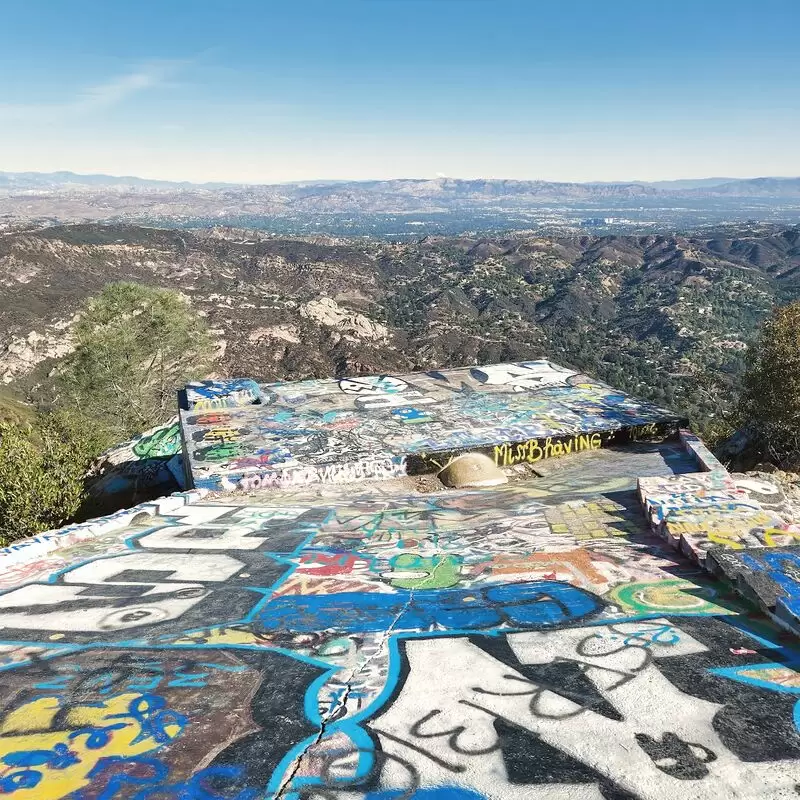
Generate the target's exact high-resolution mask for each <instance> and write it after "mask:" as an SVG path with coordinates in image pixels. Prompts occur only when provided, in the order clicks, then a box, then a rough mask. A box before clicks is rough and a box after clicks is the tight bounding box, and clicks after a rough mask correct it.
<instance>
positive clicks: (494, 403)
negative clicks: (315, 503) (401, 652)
mask: <svg viewBox="0 0 800 800" xmlns="http://www.w3.org/2000/svg"><path fill="white" fill-rule="evenodd" d="M244 383H246V382H243V381H241V380H238V381H235V382H231V384H230V385H227V384H226V383H225V382H216V383H214V384H213V385H211V383H210V382H209V385H208V386H205V387H196V386H195V387H194V388H192V387H187V392H186V394H187V400H186V408H185V409H184V410H183V411H182V412H181V423H182V431H183V442H184V450H185V455H186V457H187V464H188V467H189V470H190V475H191V478H192V480H193V483H194V485H195V486H198V487H204V488H209V489H215V490H229V489H232V488H236V487H240V488H243V489H245V490H250V489H260V488H280V487H290V486H297V485H303V484H308V483H317V482H321V483H347V482H353V481H362V480H367V479H385V478H394V477H398V476H402V475H406V474H412V475H413V474H424V473H427V472H436V471H438V470H439V469H441V468H442V467H443V466H444V465H445V464H446V463H447V462H448V460H449V459H450V458H452V457H453V456H454V455H457V454H459V453H462V452H465V451H478V452H484V453H486V454H487V455H489V456H491V457H492V458H493V459H494V460H495V463H496V464H497V465H499V466H502V467H510V466H513V465H515V464H531V463H538V462H541V461H544V460H547V459H549V458H553V457H557V456H562V455H571V454H574V453H576V452H582V451H587V450H596V449H599V448H601V447H606V446H610V445H613V444H620V443H625V442H628V441H631V440H637V439H649V438H656V439H663V438H665V437H666V436H668V435H675V436H677V432H678V428H679V426H680V424H681V422H682V420H681V419H680V418H679V417H678V416H676V415H675V414H673V413H672V412H670V411H667V410H665V409H662V408H658V407H656V406H654V405H652V404H650V403H645V402H642V401H639V400H636V399H634V398H632V397H629V396H628V395H625V394H624V393H622V392H619V391H617V390H615V389H612V388H611V387H609V386H607V385H605V384H602V383H598V382H597V381H594V380H592V379H590V378H588V377H587V376H585V375H581V374H579V373H576V372H574V371H571V370H568V369H565V368H563V367H559V366H557V365H555V364H551V363H550V362H547V361H529V362H524V363H518V364H493V365H488V366H482V367H473V368H464V369H452V370H442V371H434V372H427V373H415V374H412V375H402V376H389V375H373V376H361V377H357V378H343V379H341V380H338V381H337V380H311V381H300V382H295V383H276V384H265V385H262V386H260V387H258V388H259V391H258V396H257V397H256V394H255V392H254V391H253V390H252V387H251V388H250V389H248V388H247V387H244V388H243V384H244ZM201 388H202V391H204V392H206V393H207V394H208V395H209V396H208V397H206V398H202V397H200V398H199V397H198V396H197V392H198V391H200V389H201ZM242 392H244V394H242ZM237 393H238V394H237ZM231 398H234V399H231ZM242 398H244V399H242ZM239 401H241V402H243V403H244V404H243V405H238V403H239Z"/></svg>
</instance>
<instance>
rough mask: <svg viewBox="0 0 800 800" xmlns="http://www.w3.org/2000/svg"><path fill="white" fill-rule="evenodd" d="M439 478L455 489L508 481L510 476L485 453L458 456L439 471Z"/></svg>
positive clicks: (495, 484) (492, 484)
mask: <svg viewBox="0 0 800 800" xmlns="http://www.w3.org/2000/svg"><path fill="white" fill-rule="evenodd" d="M439 480H440V481H441V482H442V483H443V484H444V485H445V486H449V487H451V488H453V489H463V488H468V487H471V486H498V485H499V484H501V483H508V477H507V476H506V475H505V473H504V472H503V470H501V469H500V467H498V466H497V465H496V464H495V463H494V461H492V459H491V458H489V456H486V455H483V453H465V454H464V455H461V456H457V457H456V458H454V459H453V460H452V461H451V462H450V463H449V464H448V465H447V466H446V467H445V468H444V469H442V470H441V471H440V472H439Z"/></svg>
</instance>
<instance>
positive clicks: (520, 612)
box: [258, 581, 600, 633]
mask: <svg viewBox="0 0 800 800" xmlns="http://www.w3.org/2000/svg"><path fill="white" fill-rule="evenodd" d="M599 609H600V604H599V603H598V602H597V600H596V599H595V598H594V597H592V595H590V594H588V593H587V592H585V591H583V590H581V589H577V588H575V587H573V586H569V585H567V584H562V583H558V582H556V581H533V582H530V583H512V584H508V585H506V586H493V587H491V588H485V589H481V590H477V591H472V590H468V589H460V590H440V591H414V592H409V593H408V595H404V594H402V593H394V594H367V595H362V594H360V593H344V594H336V595H331V596H325V597H303V598H299V597H288V596H283V597H279V598H278V599H276V600H272V601H270V602H269V603H268V604H267V605H266V606H264V607H263V608H262V609H261V611H260V612H259V617H258V625H259V627H260V628H262V629H263V630H266V631H269V630H290V631H295V632H297V633H308V632H311V631H317V630H326V631H335V632H337V633H353V632H367V631H383V630H387V629H389V628H391V629H392V630H397V631H402V630H417V631H430V630H444V631H446V630H484V629H487V628H496V627H499V626H500V625H503V624H504V623H505V624H507V625H509V626H511V627H522V628H528V627H548V626H553V625H562V624H564V623H565V622H569V621H571V620H575V619H583V618H584V617H587V616H590V615H592V614H594V613H596V612H597V611H598V610H599Z"/></svg>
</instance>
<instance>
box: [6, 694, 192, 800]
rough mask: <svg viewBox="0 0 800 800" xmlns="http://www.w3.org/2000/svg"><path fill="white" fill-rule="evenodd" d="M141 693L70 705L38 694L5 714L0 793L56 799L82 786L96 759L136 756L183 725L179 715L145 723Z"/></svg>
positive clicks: (26, 799) (148, 716)
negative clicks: (37, 696)
mask: <svg viewBox="0 0 800 800" xmlns="http://www.w3.org/2000/svg"><path fill="white" fill-rule="evenodd" d="M147 697H148V696H147V695H141V694H138V693H130V694H120V695H117V696H116V697H113V698H110V699H108V700H105V701H104V702H102V703H97V704H86V705H74V706H66V705H65V704H64V701H63V700H62V699H61V698H59V697H40V698H38V699H36V700H32V701H31V702H29V703H26V704H24V705H22V706H20V707H19V708H17V709H14V710H13V711H11V712H9V713H8V714H6V716H5V719H4V720H3V722H2V724H0V794H4V793H6V792H7V791H8V792H9V793H13V795H14V800H57V798H60V797H66V796H67V795H70V794H72V793H73V792H77V791H78V790H79V789H81V788H82V787H84V786H86V785H87V784H88V783H89V782H90V779H89V777H88V776H89V773H90V772H91V771H92V769H93V768H94V767H95V766H96V765H97V763H98V762H99V761H100V760H101V759H103V758H106V757H108V756H120V757H123V758H128V757H130V756H136V755H141V754H142V753H147V752H148V751H150V750H153V749H155V748H157V747H159V746H160V745H161V744H163V743H164V742H166V741H170V740H172V739H174V738H175V737H176V736H177V735H178V734H179V733H180V732H181V730H182V727H183V724H182V722H181V721H180V716H179V715H174V716H170V720H171V721H168V722H166V723H165V724H163V725H160V726H159V725H158V724H157V722H156V724H155V725H154V726H153V725H151V723H152V722H153V721H154V715H153V713H152V712H153V708H152V707H151V706H150V705H149V701H148V700H147ZM150 697H152V696H150ZM60 714H63V716H61V717H59V720H58V722H56V717H57V715H60Z"/></svg>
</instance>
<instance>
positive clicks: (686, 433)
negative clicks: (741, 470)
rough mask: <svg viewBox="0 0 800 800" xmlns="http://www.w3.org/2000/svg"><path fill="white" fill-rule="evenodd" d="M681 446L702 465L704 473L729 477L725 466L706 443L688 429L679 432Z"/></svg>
mask: <svg viewBox="0 0 800 800" xmlns="http://www.w3.org/2000/svg"><path fill="white" fill-rule="evenodd" d="M678 436H679V437H680V440H681V444H683V446H684V447H685V448H686V450H688V451H689V453H691V454H692V456H693V457H694V459H695V461H697V463H698V464H699V465H700V469H701V471H702V472H715V473H718V474H720V475H728V474H729V473H728V470H727V469H726V468H725V465H724V464H723V463H722V462H721V461H720V460H719V459H718V458H717V457H716V456H715V455H714V454H713V453H712V452H711V451H710V450H709V449H708V447H707V446H706V444H705V442H704V441H703V440H702V439H701V438H700V437H699V436H695V435H694V434H693V433H692V432H691V431H690V430H688V428H681V429H680V430H679V431H678Z"/></svg>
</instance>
